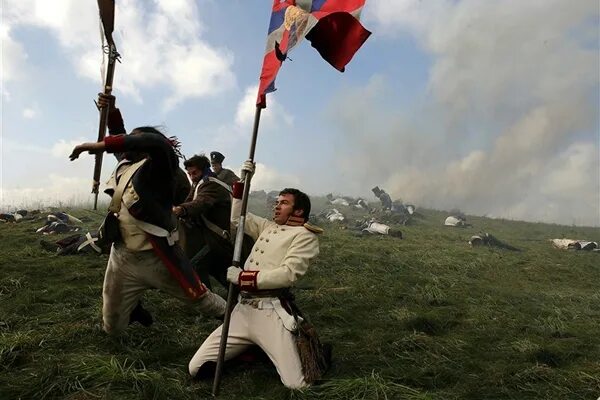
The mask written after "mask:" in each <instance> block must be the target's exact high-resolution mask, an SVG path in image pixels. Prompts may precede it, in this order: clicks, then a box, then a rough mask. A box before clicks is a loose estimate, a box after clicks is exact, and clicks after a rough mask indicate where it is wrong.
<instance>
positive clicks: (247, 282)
mask: <svg viewBox="0 0 600 400" xmlns="http://www.w3.org/2000/svg"><path fill="white" fill-rule="evenodd" d="M258 272H259V271H242V272H240V277H239V278H238V280H239V282H240V290H246V291H253V290H257V289H258V286H257V284H256V278H257V275H258Z"/></svg>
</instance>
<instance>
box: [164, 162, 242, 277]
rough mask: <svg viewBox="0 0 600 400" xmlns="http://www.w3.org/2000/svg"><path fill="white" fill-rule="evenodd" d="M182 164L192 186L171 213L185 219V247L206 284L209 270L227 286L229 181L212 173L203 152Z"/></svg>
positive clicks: (228, 262) (229, 210)
mask: <svg viewBox="0 0 600 400" xmlns="http://www.w3.org/2000/svg"><path fill="white" fill-rule="evenodd" d="M183 165H184V166H185V169H186V171H187V173H188V176H189V177H190V179H191V180H192V190H191V191H190V193H189V195H188V197H187V199H186V200H185V202H183V203H182V204H180V205H179V206H176V207H173V213H174V214H175V215H176V216H177V217H179V218H180V219H181V220H183V222H184V223H183V227H184V231H185V235H184V237H185V240H184V242H185V244H184V246H183V247H184V250H185V252H186V254H187V256H188V257H189V258H190V259H191V260H192V264H193V265H194V267H195V269H196V272H197V273H198V275H199V276H200V279H201V280H202V282H204V284H205V285H207V286H208V287H209V288H210V284H209V282H210V279H209V274H210V275H212V276H213V277H214V278H215V279H217V280H218V281H219V282H220V283H221V284H222V285H223V286H224V287H227V286H228V284H227V278H226V271H227V268H228V267H229V266H230V265H231V260H232V258H233V245H232V243H231V241H230V240H229V235H230V232H229V227H230V215H231V195H230V193H229V190H228V185H227V184H226V183H224V182H222V181H220V180H218V179H217V178H216V177H215V174H214V173H213V172H212V171H211V170H210V161H209V160H208V158H207V157H206V156H205V155H195V156H193V157H191V158H189V159H188V160H186V161H185V162H184V163H183Z"/></svg>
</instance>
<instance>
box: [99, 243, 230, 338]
mask: <svg viewBox="0 0 600 400" xmlns="http://www.w3.org/2000/svg"><path fill="white" fill-rule="evenodd" d="M148 289H160V290H162V291H163V292H165V293H168V294H170V295H171V296H173V297H176V298H178V299H181V300H183V301H186V302H188V301H192V300H191V299H189V298H188V297H187V296H186V295H185V293H184V292H183V289H182V288H181V286H179V284H178V283H177V281H176V280H175V278H173V277H172V276H171V274H170V273H169V271H168V270H167V267H166V266H165V265H164V264H163V262H162V261H161V260H160V259H159V258H158V256H156V254H154V252H153V251H152V250H144V251H131V250H128V249H127V248H126V247H125V246H122V245H117V246H114V245H113V247H112V249H111V251H110V257H109V259H108V264H107V266H106V273H105V275H104V287H103V289H102V300H103V304H102V320H103V326H104V330H105V331H106V332H107V333H118V332H120V331H122V330H124V329H125V328H127V325H129V315H130V314H131V311H132V310H133V309H134V308H135V306H136V305H137V303H138V301H139V300H140V298H141V297H142V295H143V294H144V292H145V291H146V290H148ZM194 302H195V303H196V304H197V305H198V306H199V307H200V311H201V312H202V313H204V314H206V315H209V316H220V315H223V313H224V312H225V305H226V302H225V300H223V298H222V297H220V296H219V295H217V294H214V293H213V292H211V291H210V290H208V291H207V292H206V293H205V294H204V295H203V296H202V297H200V298H198V299H196V300H194Z"/></svg>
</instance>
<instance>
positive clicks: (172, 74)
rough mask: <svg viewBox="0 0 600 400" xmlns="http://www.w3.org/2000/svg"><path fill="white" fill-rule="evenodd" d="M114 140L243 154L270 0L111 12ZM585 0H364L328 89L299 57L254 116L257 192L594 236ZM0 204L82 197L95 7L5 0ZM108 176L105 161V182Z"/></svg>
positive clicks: (75, 0)
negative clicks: (346, 56) (144, 135)
mask: <svg viewBox="0 0 600 400" xmlns="http://www.w3.org/2000/svg"><path fill="white" fill-rule="evenodd" d="M116 3H117V10H116V16H115V34H114V37H115V41H116V43H117V47H118V49H119V51H120V53H121V54H122V63H121V64H118V65H117V69H116V73H115V83H114V87H115V94H116V96H117V103H118V106H119V107H120V108H121V110H122V112H123V114H124V117H125V123H126V127H127V128H128V129H133V128H134V127H136V126H141V125H161V126H163V127H165V129H166V130H167V132H168V133H169V134H171V135H177V136H178V137H179V138H180V139H181V140H182V142H183V144H184V147H183V150H184V153H185V154H186V155H192V154H193V153H199V152H210V151H212V150H219V151H221V152H222V153H224V154H225V155H226V159H225V162H224V164H225V165H226V166H229V167H230V168H232V169H235V170H237V169H238V168H239V165H240V164H241V163H242V162H243V161H244V159H246V158H247V155H248V146H249V139H250V134H251V127H252V120H253V115H254V99H255V96H256V88H257V84H258V76H259V73H260V67H261V62H262V56H263V53H264V47H265V38H266V31H267V26H268V21H269V16H270V5H271V1H269V0H254V1H248V0H230V1H217V0H196V1H193V0H169V1H165V0H163V1H157V0H155V1H147V0H146V1H143V0H117V1H116ZM599 17H600V12H599V5H598V2H597V1H596V0H576V1H564V0H527V1H522V0H498V1H488V0H437V1H436V0H428V1H420V0H368V1H367V4H366V6H365V9H364V12H363V16H362V21H363V24H364V25H365V27H367V29H369V30H371V31H372V32H373V35H372V36H371V37H370V38H369V40H368V41H367V42H366V43H365V45H364V46H363V48H362V49H361V50H360V51H359V52H358V53H357V55H356V56H355V58H354V60H353V61H352V62H351V63H350V64H349V66H348V67H347V70H346V72H345V73H343V74H341V73H339V72H337V71H336V70H334V69H333V68H331V67H330V66H329V65H328V64H327V63H326V62H324V61H323V60H321V59H320V57H319V55H318V53H316V52H315V51H314V50H313V49H312V48H311V47H310V45H309V44H308V43H302V44H301V45H300V46H298V47H297V48H296V49H295V50H294V52H293V53H291V54H290V57H291V58H292V61H289V60H288V61H286V62H285V63H284V66H283V68H282V70H281V71H280V74H279V76H278V79H277V87H278V90H277V91H276V92H275V93H273V94H271V95H269V97H268V108H267V109H266V110H265V111H264V112H263V118H262V119H261V125H260V134H259V140H258V147H257V152H256V161H257V162H258V168H257V174H256V176H255V179H254V180H253V189H267V190H268V189H279V188H281V187H283V186H297V187H299V188H302V189H304V190H305V191H307V192H308V193H310V194H315V195H316V194H326V193H329V192H333V193H337V194H343V195H352V196H363V197H365V198H367V199H368V200H370V201H374V200H376V199H375V197H374V196H373V194H372V193H371V190H370V189H371V188H372V187H374V186H375V185H378V186H379V187H382V188H384V189H386V190H387V191H388V192H389V193H390V194H391V195H392V198H395V199H401V200H402V201H404V202H410V203H414V204H417V205H418V206H423V207H432V208H436V209H452V208H460V209H461V210H462V211H463V212H466V213H469V214H476V215H488V216H492V217H504V218H510V219H523V220H529V221H546V222H556V223H562V224H577V225H600V155H599V154H600V145H599V141H600V138H599V136H600V129H599V106H600V100H599V89H600V78H599V68H600V60H599V59H600V55H599V54H600V53H599V25H598V20H599ZM1 22H2V23H1V26H0V37H1V40H2V77H1V80H2V87H1V101H2V107H1V113H2V132H1V141H0V152H1V157H2V161H1V164H0V187H1V192H0V208H9V207H10V206H17V205H25V206H27V205H33V204H40V203H42V204H48V205H52V204H53V203H54V204H55V203H57V202H58V201H64V202H86V201H89V200H90V199H91V195H90V194H89V191H90V183H91V175H92V165H93V163H92V157H89V156H84V157H82V159H80V160H77V161H76V162H73V163H71V162H69V161H68V158H67V156H68V154H69V153H70V150H71V149H72V147H73V146H74V145H75V144H77V143H79V142H82V141H93V140H95V138H96V136H97V129H98V113H97V110H96V109H95V106H94V103H93V99H94V98H95V97H96V93H97V92H98V91H100V90H101V82H102V53H101V50H100V44H101V39H100V29H99V21H98V11H97V7H96V2H94V1H80V0H54V1H48V0H3V1H2V21H1ZM113 166H114V161H113V160H112V159H111V158H110V157H106V158H105V162H104V168H103V175H104V178H107V177H108V174H109V173H110V172H111V170H112V168H113Z"/></svg>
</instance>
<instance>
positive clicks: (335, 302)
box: [0, 199, 600, 400]
mask: <svg viewBox="0 0 600 400" xmlns="http://www.w3.org/2000/svg"><path fill="white" fill-rule="evenodd" d="M314 204H315V205H314V207H315V210H314V211H313V212H314V213H315V214H316V213H318V211H319V210H320V209H322V208H323V207H325V202H324V200H323V199H315V201H314ZM250 209H251V210H258V213H262V214H264V213H265V212H266V210H267V208H266V206H265V204H264V201H262V200H261V201H258V200H255V201H254V203H253V204H252V205H251V207H250ZM338 209H340V211H342V212H343V213H346V214H348V216H349V220H348V221H347V223H346V224H340V223H336V224H333V223H331V224H330V223H323V222H320V223H319V225H321V226H322V227H323V228H325V230H326V232H325V234H324V235H322V236H321V255H320V256H319V258H318V259H317V261H316V262H315V263H314V264H313V266H312V267H311V269H310V271H309V273H308V274H307V276H306V277H305V278H304V279H303V280H302V281H300V283H299V287H298V288H297V290H296V295H297V298H298V303H299V304H300V305H301V306H302V308H303V309H304V311H305V312H306V313H307V314H308V315H309V316H310V318H311V320H312V322H313V323H314V324H315V325H316V326H317V327H318V328H319V332H320V335H321V336H322V339H323V340H324V341H329V342H332V343H333V344H334V365H333V367H332V369H331V371H330V372H329V373H328V374H327V376H326V380H325V381H324V382H323V383H322V384H321V385H318V386H315V387H313V388H311V389H309V390H306V391H304V392H291V391H289V390H287V389H285V388H284V387H283V385H282V384H281V383H280V381H279V378H278V376H277V373H276V371H275V370H274V368H273V367H272V366H270V365H268V364H266V363H260V362H259V363H257V364H255V365H239V366H235V367H232V368H231V369H228V370H226V373H225V375H224V377H223V383H222V387H221V395H220V396H219V398H222V399H239V398H244V399H339V400H342V399H444V400H446V399H592V400H595V399H596V398H597V397H598V396H600V334H599V329H598V326H599V321H600V291H599V290H598V282H600V254H597V253H590V252H575V251H563V250H557V249H554V248H553V247H552V246H551V244H550V243H549V242H548V239H552V238H557V237H571V238H577V239H579V238H581V239H589V240H595V241H598V240H599V239H600V229H597V228H586V227H572V226H559V225H548V224H538V223H525V222H519V221H506V220H492V219H487V218H483V217H469V219H468V220H469V222H470V223H471V224H472V226H471V227H467V228H449V227H444V226H442V223H443V221H444V219H445V217H446V216H447V215H448V214H447V213H444V212H439V211H432V210H419V211H420V212H421V213H422V214H423V217H422V218H417V219H415V220H413V223H411V224H408V225H406V226H403V225H393V224H392V225H393V226H394V227H395V228H398V229H400V230H402V232H403V235H404V238H403V239H402V240H400V239H397V238H393V237H386V236H360V235H359V234H358V233H357V232H356V231H355V230H353V229H352V228H353V227H354V226H355V224H356V220H360V219H363V218H365V217H366V215H363V214H362V213H361V212H360V211H359V210H350V209H348V208H346V207H338ZM72 213H73V214H74V215H76V216H78V217H81V216H85V217H87V222H86V225H87V227H88V228H90V229H93V228H94V227H95V226H97V224H98V221H99V216H98V215H96V214H93V213H90V212H89V211H85V210H72ZM375 216H376V217H378V218H380V219H381V220H383V221H384V222H386V221H387V222H390V221H391V222H392V223H393V221H394V218H393V217H392V216H389V215H385V214H375ZM41 224H42V222H41V221H27V222H22V223H19V224H0V253H1V258H0V399H19V398H21V399H99V398H106V399H140V398H144V399H203V398H210V390H211V384H212V382H200V383H196V382H192V381H191V379H190V378H189V377H188V374H187V363H188V361H189V359H190V358H191V356H192V355H193V354H194V352H195V351H196V349H197V348H198V346H199V345H200V344H201V343H202V340H203V339H204V338H205V337H206V336H207V335H208V334H209V333H210V332H211V331H212V330H213V329H214V328H215V327H216V326H217V325H218V322H217V321H215V320H210V319H206V318H204V317H202V316H201V315H200V314H199V313H198V312H197V311H196V310H195V309H194V307H193V305H191V306H190V305H185V304H182V303H180V302H178V301H177V300H174V299H171V298H169V297H167V296H165V295H163V294H161V293H158V292H156V291H152V292H147V294H146V296H145V305H147V307H148V308H149V309H150V311H151V312H152V313H153V315H154V318H155V324H154V325H153V326H152V327H150V328H143V327H141V326H139V325H132V326H130V327H129V329H128V330H127V331H126V333H125V334H123V335H121V336H120V337H118V338H111V337H109V336H107V335H106V334H104V332H103V331H102V329H101V307H102V304H101V289H102V279H103V274H104V267H105V265H106V261H107V258H106V257H105V256H102V257H98V256H93V255H77V256H55V255H53V254H51V253H48V252H45V251H43V250H42V249H41V247H40V246H39V244H38V242H39V240H40V239H51V238H52V237H50V236H45V237H42V236H40V235H39V234H36V233H35V232H34V231H35V228H37V227H39V226H40V225H41ZM479 232H489V233H491V234H493V235H494V236H495V237H496V238H498V239H500V240H502V241H504V242H506V243H508V244H510V245H512V246H515V247H517V248H519V249H520V250H521V251H509V250H502V249H496V248H491V247H482V248H470V247H469V245H468V243H467V241H468V240H469V238H470V237H471V235H473V234H477V233H479ZM55 239H56V238H55ZM218 291H220V289H219V290H218ZM220 293H222V294H223V292H222V291H220Z"/></svg>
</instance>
